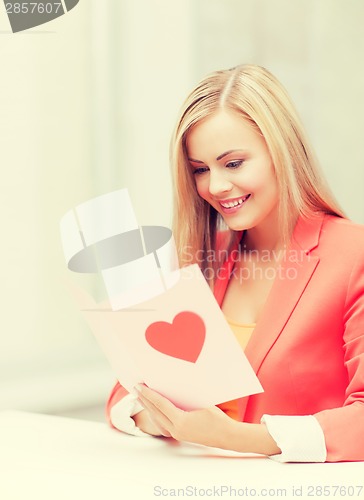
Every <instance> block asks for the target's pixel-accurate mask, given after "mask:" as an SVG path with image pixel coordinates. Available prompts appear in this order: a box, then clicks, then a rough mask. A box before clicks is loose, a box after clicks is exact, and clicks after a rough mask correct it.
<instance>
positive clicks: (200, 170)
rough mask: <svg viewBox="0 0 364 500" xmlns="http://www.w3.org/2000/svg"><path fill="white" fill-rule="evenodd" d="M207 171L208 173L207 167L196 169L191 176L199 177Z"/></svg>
mask: <svg viewBox="0 0 364 500" xmlns="http://www.w3.org/2000/svg"><path fill="white" fill-rule="evenodd" d="M207 171H208V168H207V167H198V168H195V169H194V171H193V175H201V174H203V173H204V172H207Z"/></svg>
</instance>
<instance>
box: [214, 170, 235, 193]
mask: <svg viewBox="0 0 364 500" xmlns="http://www.w3.org/2000/svg"><path fill="white" fill-rule="evenodd" d="M231 188H232V183H231V182H230V181H229V180H228V179H227V178H226V177H225V175H224V173H223V172H216V171H213V170H212V169H211V170H210V184H209V192H210V194H211V195H213V196H217V195H219V194H222V193H225V192H228V191H230V190H231Z"/></svg>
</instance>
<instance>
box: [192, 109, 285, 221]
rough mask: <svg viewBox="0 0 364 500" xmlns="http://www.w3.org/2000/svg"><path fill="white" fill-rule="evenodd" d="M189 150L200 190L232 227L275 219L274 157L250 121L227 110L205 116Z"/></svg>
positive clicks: (276, 191) (193, 129)
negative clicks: (272, 157)
mask: <svg viewBox="0 0 364 500" xmlns="http://www.w3.org/2000/svg"><path fill="white" fill-rule="evenodd" d="M187 154H188V158H189V162H190V165H191V169H192V171H193V174H194V177H195V180H196V187H197V191H198V193H199V195H200V196H201V197H202V198H203V199H204V200H206V201H207V202H208V203H209V204H210V205H212V206H213V207H214V208H215V210H217V211H218V212H219V213H220V214H221V216H222V217H223V218H224V220H225V222H226V224H227V225H228V226H229V227H230V229H233V230H242V229H251V228H256V227H258V226H262V225H263V224H264V226H266V227H267V228H269V226H270V225H271V224H276V221H277V218H276V217H277V211H278V185H277V180H276V177H275V173H274V168H273V164H272V159H271V157H270V154H269V152H268V148H267V145H266V142H265V140H264V138H263V137H262V135H261V134H260V133H259V131H258V130H257V129H256V128H254V127H253V126H252V125H251V124H250V123H249V122H248V121H247V120H245V119H244V118H242V117H241V116H240V115H239V114H238V113H235V112H233V111H227V110H220V111H218V112H217V113H215V114H214V115H212V116H211V117H208V118H206V119H204V120H202V121H201V122H200V123H198V124H197V125H195V126H194V127H193V128H192V130H191V131H190V132H189V134H188V137H187ZM262 227H263V226H262Z"/></svg>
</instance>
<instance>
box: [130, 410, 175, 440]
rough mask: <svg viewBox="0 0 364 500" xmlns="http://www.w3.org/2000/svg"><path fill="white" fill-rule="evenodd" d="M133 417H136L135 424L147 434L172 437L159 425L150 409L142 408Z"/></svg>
mask: <svg viewBox="0 0 364 500" xmlns="http://www.w3.org/2000/svg"><path fill="white" fill-rule="evenodd" d="M132 418H133V419H134V422H135V425H136V426H137V427H138V428H139V429H140V430H141V431H143V432H145V433H146V434H150V435H151V436H164V437H171V436H170V434H169V433H168V432H167V431H166V430H165V429H163V428H162V427H160V426H159V425H158V423H157V422H156V421H155V420H154V419H153V416H152V414H151V413H150V412H149V411H148V410H142V411H140V412H138V413H136V414H135V415H134V416H133V417H132Z"/></svg>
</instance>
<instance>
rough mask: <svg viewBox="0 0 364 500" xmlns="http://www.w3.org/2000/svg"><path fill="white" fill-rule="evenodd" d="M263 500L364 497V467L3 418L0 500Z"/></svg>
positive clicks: (35, 417) (86, 425) (91, 425)
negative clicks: (300, 461)
mask: <svg viewBox="0 0 364 500" xmlns="http://www.w3.org/2000/svg"><path fill="white" fill-rule="evenodd" d="M337 486H338V487H340V488H341V489H338V488H336V487H337ZM358 486H363V489H362V490H361V492H360V491H359V488H358ZM320 487H321V488H322V490H320V489H315V488H320ZM324 487H326V489H325V490H324ZM320 492H321V494H320ZM324 492H326V494H325V493H324ZM183 493H184V496H183ZM300 493H302V494H300ZM173 494H174V496H173ZM214 495H215V496H214ZM257 496H260V497H264V496H266V497H268V498H277V497H278V498H281V497H284V498H288V499H294V498H295V497H297V498H298V497H300V498H307V499H312V498H322V499H323V498H335V499H338V498H341V499H342V498H346V499H348V498H364V462H360V463H338V464H279V463H276V462H273V461H272V460H270V459H268V458H265V457H262V456H259V455H255V456H254V455H243V454H239V453H235V452H225V451H223V450H218V449H215V448H207V447H203V446H196V445H192V444H187V443H186V444H180V443H177V442H175V441H173V440H171V439H163V438H152V437H143V438H137V437H134V436H127V435H124V434H122V433H120V432H118V431H115V430H112V429H110V428H109V427H108V426H107V425H106V424H103V423H100V422H90V421H82V420H74V419H68V418H62V417H55V416H48V415H39V414H34V413H26V412H18V411H4V412H0V499H1V500H29V499H31V500H32V499H39V500H43V499H44V500H45V499H47V500H75V499H77V500H91V499H96V498H97V499H100V500H101V499H102V500H103V499H113V500H124V499H125V500H129V499H132V500H133V499H142V500H148V499H156V498H194V499H195V498H204V497H205V498H206V497H212V498H251V497H257Z"/></svg>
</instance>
